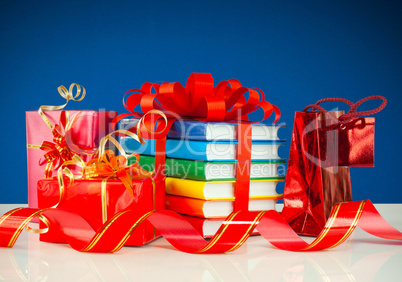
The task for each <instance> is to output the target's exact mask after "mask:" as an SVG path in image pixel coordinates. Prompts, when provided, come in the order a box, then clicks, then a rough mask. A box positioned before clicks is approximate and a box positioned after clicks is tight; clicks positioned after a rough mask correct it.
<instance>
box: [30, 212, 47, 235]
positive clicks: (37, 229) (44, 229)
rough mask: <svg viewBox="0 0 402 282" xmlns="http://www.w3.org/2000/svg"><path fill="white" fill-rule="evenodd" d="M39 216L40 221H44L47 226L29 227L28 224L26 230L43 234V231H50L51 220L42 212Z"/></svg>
mask: <svg viewBox="0 0 402 282" xmlns="http://www.w3.org/2000/svg"><path fill="white" fill-rule="evenodd" d="M38 218H39V220H40V221H42V222H43V223H44V224H45V225H46V228H32V227H29V226H28V225H26V226H25V230H26V231H28V232H30V233H34V234H43V233H46V232H48V231H49V226H50V222H49V220H48V219H47V218H46V217H45V216H44V215H42V214H41V215H39V216H38Z"/></svg>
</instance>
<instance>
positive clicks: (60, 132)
mask: <svg viewBox="0 0 402 282" xmlns="http://www.w3.org/2000/svg"><path fill="white" fill-rule="evenodd" d="M74 87H76V89H77V90H76V92H75V93H74ZM57 90H58V92H59V94H60V96H61V97H63V98H64V99H65V100H66V103H64V104H63V105H59V106H48V105H43V106H40V107H39V110H38V114H39V115H40V116H41V118H42V119H43V121H44V122H45V124H46V125H47V126H48V127H49V128H50V130H51V131H52V134H53V142H49V141H44V142H43V143H42V144H41V145H36V144H28V145H27V148H29V149H41V150H43V151H45V154H44V158H43V159H42V160H40V162H39V165H44V164H46V167H45V178H51V177H52V174H53V171H54V170H55V169H58V168H59V167H60V166H61V164H62V163H63V162H65V161H68V160H71V159H72V157H73V156H74V155H75V153H74V152H73V151H72V150H71V149H70V147H69V146H68V145H67V141H66V135H67V133H68V132H69V131H70V130H71V129H72V127H73V126H74V124H75V122H76V120H77V118H78V117H79V116H80V114H81V112H78V113H77V114H76V115H74V116H73V117H70V113H69V111H62V113H61V115H60V121H59V124H55V125H53V124H52V123H51V122H50V120H49V119H48V118H47V117H46V114H45V113H44V111H45V110H46V111H56V110H62V109H64V108H65V107H66V106H67V104H68V102H69V101H70V100H72V101H77V102H79V101H81V100H82V99H84V97H85V94H86V90H85V88H84V87H82V86H80V85H79V84H77V83H72V84H71V85H70V87H69V89H68V90H67V88H66V87H64V86H63V85H61V86H59V87H58V88H57ZM81 149H82V148H80V153H83V154H88V155H95V154H96V149H95V150H94V149H90V150H88V149H82V150H81Z"/></svg>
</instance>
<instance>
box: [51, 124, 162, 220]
mask: <svg viewBox="0 0 402 282" xmlns="http://www.w3.org/2000/svg"><path fill="white" fill-rule="evenodd" d="M112 134H124V135H127V136H129V137H132V138H134V139H135V140H137V141H138V142H140V143H143V142H144V141H143V140H141V141H140V139H139V138H138V137H137V135H136V134H135V133H132V132H130V131H127V130H117V131H115V132H112V133H110V134H109V135H107V136H105V137H104V138H102V139H101V141H100V145H99V151H98V155H97V156H95V158H93V159H92V160H90V161H89V162H87V163H85V162H84V161H83V160H82V159H81V157H80V156H78V155H74V156H73V157H72V159H71V160H69V161H66V162H64V163H63V164H62V166H61V167H60V168H59V170H58V177H57V178H58V183H59V189H60V198H59V203H60V201H61V200H62V199H63V196H64V193H65V190H66V189H68V187H66V185H65V184H64V180H63V176H67V177H68V178H69V180H70V185H71V184H72V183H73V182H74V180H75V179H89V180H102V182H101V201H102V221H103V223H104V222H106V220H107V192H106V187H107V181H108V180H109V179H111V178H118V179H120V181H121V182H122V183H123V185H124V187H126V189H127V191H128V192H129V193H130V195H131V196H134V194H133V183H132V180H133V179H143V178H150V179H151V181H152V195H153V209H155V182H154V179H153V177H152V176H153V174H154V172H148V171H146V170H144V169H142V168H141V166H140V165H139V164H138V160H139V155H138V154H137V153H133V154H131V155H130V156H134V157H135V158H136V159H137V161H136V162H135V163H132V164H130V165H127V157H126V156H125V155H126V154H125V151H124V149H123V147H122V146H121V145H120V144H119V142H118V141H117V140H116V139H115V138H114V137H112V136H111V135H112ZM108 141H110V142H112V143H113V144H114V145H115V146H116V148H117V149H118V150H119V152H120V153H121V155H118V156H116V155H115V153H114V152H113V151H111V150H105V146H106V143H107V142H108ZM69 165H77V166H79V167H81V168H82V170H81V172H80V173H79V175H75V174H73V173H72V171H71V170H70V169H69V168H68V166H69ZM57 205H58V204H57ZM57 205H55V206H54V207H56V206H57Z"/></svg>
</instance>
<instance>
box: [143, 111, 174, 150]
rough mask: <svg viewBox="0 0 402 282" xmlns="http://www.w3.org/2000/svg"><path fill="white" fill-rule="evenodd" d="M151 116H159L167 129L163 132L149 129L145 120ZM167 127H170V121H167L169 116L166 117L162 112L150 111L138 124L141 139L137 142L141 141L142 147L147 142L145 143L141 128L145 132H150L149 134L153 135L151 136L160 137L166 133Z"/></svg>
mask: <svg viewBox="0 0 402 282" xmlns="http://www.w3.org/2000/svg"><path fill="white" fill-rule="evenodd" d="M150 114H158V115H160V116H161V117H162V118H163V119H164V120H165V127H164V128H163V129H162V130H160V131H156V130H152V129H149V128H148V127H147V125H146V123H145V118H146V117H147V116H148V115H150ZM152 124H155V123H152ZM167 126H168V119H167V116H166V115H165V113H163V112H162V111H160V110H150V111H148V112H147V113H146V114H144V115H143V116H142V117H141V119H140V120H139V121H138V122H137V136H138V138H139V140H137V141H139V142H140V143H141V144H142V145H144V144H145V141H144V139H143V137H142V134H141V128H143V129H145V131H146V132H148V133H151V134H154V135H159V134H162V133H164V131H165V129H166V128H167Z"/></svg>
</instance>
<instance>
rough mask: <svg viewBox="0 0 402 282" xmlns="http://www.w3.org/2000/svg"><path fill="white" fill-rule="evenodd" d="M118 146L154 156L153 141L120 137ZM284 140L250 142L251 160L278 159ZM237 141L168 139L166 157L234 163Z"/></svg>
mask: <svg viewBox="0 0 402 282" xmlns="http://www.w3.org/2000/svg"><path fill="white" fill-rule="evenodd" d="M120 144H121V145H122V146H123V148H124V150H125V151H126V153H128V154H131V153H139V154H144V155H152V156H154V155H155V140H153V139H151V140H147V143H146V144H144V145H141V144H140V143H139V142H137V141H136V140H135V139H133V138H131V137H121V138H120ZM284 144H285V141H284V140H277V141H258V142H252V146H251V159H252V160H272V159H279V155H278V148H279V146H281V145H284ZM236 152H237V141H214V142H211V141H195V140H186V139H168V140H167V142H166V156H167V157H169V158H176V159H187V160H200V161H234V160H236Z"/></svg>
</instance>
